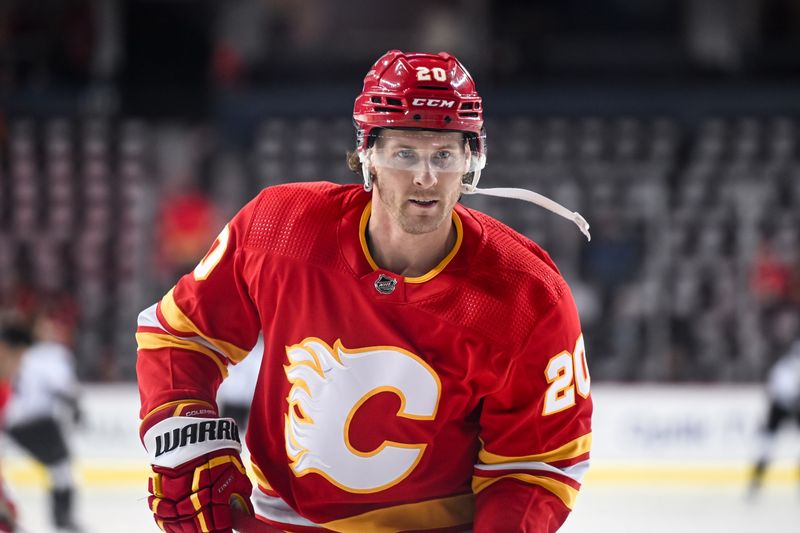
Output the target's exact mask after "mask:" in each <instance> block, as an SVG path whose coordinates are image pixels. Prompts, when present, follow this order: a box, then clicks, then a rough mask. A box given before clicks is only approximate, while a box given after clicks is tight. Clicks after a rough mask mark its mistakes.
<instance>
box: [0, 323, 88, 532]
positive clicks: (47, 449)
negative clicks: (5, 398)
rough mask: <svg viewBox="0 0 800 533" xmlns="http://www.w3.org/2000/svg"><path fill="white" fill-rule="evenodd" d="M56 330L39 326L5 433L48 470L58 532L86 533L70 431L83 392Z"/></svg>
mask: <svg viewBox="0 0 800 533" xmlns="http://www.w3.org/2000/svg"><path fill="white" fill-rule="evenodd" d="M52 328H53V324H52V323H51V322H50V319H48V318H39V319H38V320H37V321H36V327H35V335H34V337H35V341H34V343H33V344H32V345H31V346H30V347H29V348H28V349H27V350H26V351H25V353H24V354H23V356H22V362H21V364H20V368H19V372H18V373H17V375H16V377H15V378H14V380H13V381H12V392H11V400H10V401H9V404H8V408H7V410H6V417H5V430H6V433H8V435H9V436H10V437H11V439H13V441H14V442H15V443H16V444H17V445H18V446H20V447H21V448H23V449H24V450H25V451H27V452H28V453H30V455H32V456H33V458H34V459H36V461H38V462H39V463H41V464H42V465H44V466H45V467H46V468H47V473H48V476H49V478H50V497H51V512H52V517H51V518H52V523H53V526H54V527H55V529H56V531H59V532H64V533H66V532H78V531H81V529H80V528H79V527H78V526H77V525H76V524H75V521H74V517H73V508H74V500H75V483H74V480H73V476H72V464H71V461H70V455H69V450H68V446H67V440H66V438H65V434H64V427H65V426H67V425H69V424H70V423H71V422H77V421H78V419H79V417H80V409H79V407H78V397H79V386H78V380H77V377H76V375H75V364H74V358H73V355H72V352H71V351H70V350H69V349H68V348H67V347H66V346H64V345H63V344H60V343H58V342H54V341H53V340H50V339H52V338H53V336H52V335H50V332H51V331H52ZM68 417H69V418H70V419H71V420H68V419H67V418H68Z"/></svg>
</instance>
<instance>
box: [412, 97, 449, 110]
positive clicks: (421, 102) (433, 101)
mask: <svg viewBox="0 0 800 533" xmlns="http://www.w3.org/2000/svg"><path fill="white" fill-rule="evenodd" d="M411 105H413V106H414V107H447V108H452V107H453V106H454V105H456V101H455V100H440V99H438V98H414V99H413V100H411Z"/></svg>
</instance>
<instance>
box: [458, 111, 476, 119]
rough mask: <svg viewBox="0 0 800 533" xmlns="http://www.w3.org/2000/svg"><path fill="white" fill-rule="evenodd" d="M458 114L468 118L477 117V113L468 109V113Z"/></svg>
mask: <svg viewBox="0 0 800 533" xmlns="http://www.w3.org/2000/svg"><path fill="white" fill-rule="evenodd" d="M458 115H459V116H461V117H470V118H477V117H478V113H475V112H472V111H470V112H469V113H459V114H458Z"/></svg>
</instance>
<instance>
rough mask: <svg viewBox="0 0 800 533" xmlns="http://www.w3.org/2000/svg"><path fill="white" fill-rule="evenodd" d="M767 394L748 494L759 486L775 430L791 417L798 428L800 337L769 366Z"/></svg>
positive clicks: (770, 451)
mask: <svg viewBox="0 0 800 533" xmlns="http://www.w3.org/2000/svg"><path fill="white" fill-rule="evenodd" d="M767 396H768V397H769V411H768V414H767V420H766V423H765V425H764V428H763V432H762V435H761V445H760V448H761V449H760V452H759V456H758V459H757V460H756V464H755V466H754V467H753V473H752V477H751V480H750V488H749V493H748V494H749V496H750V497H752V496H754V495H755V494H756V493H757V492H758V490H759V489H760V488H761V483H762V481H763V479H764V474H765V473H766V470H767V465H768V464H769V461H770V459H771V456H772V449H773V447H774V445H775V440H776V438H777V434H778V430H779V429H780V428H781V426H783V423H784V422H785V421H786V420H792V419H793V420H795V422H797V424H798V428H799V429H800V340H797V341H795V342H794V343H793V344H792V346H791V348H790V349H789V351H788V352H787V353H786V354H785V355H784V356H783V357H781V358H780V359H778V361H777V362H776V363H775V365H774V366H773V367H772V369H771V370H770V372H769V376H768V378H767Z"/></svg>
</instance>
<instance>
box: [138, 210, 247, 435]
mask: <svg viewBox="0 0 800 533" xmlns="http://www.w3.org/2000/svg"><path fill="white" fill-rule="evenodd" d="M257 200H258V199H255V200H253V201H251V202H250V203H249V204H247V205H246V206H245V207H244V208H243V209H242V210H241V211H240V212H239V213H238V214H237V215H236V216H235V217H234V218H233V219H232V220H231V221H230V222H229V223H228V224H227V225H226V226H225V227H224V228H223V230H222V232H221V233H220V234H219V236H218V237H217V239H216V240H215V241H214V243H213V244H212V246H211V248H210V249H209V251H208V253H207V254H206V256H205V257H204V258H203V259H202V261H200V263H198V265H197V267H195V269H194V271H192V272H190V273H188V274H186V275H184V276H183V277H182V278H181V279H180V280H179V281H178V283H177V284H176V285H175V287H173V288H172V289H171V290H170V291H169V292H167V294H166V295H165V296H164V297H163V298H162V299H161V301H159V302H158V303H156V304H153V305H152V306H150V307H148V308H147V309H145V310H144V311H142V312H141V313H140V314H139V320H138V327H137V330H136V341H137V345H138V359H137V363H136V373H137V377H138V383H139V394H140V397H141V402H142V404H141V411H140V417H141V418H142V420H143V422H144V421H145V420H146V419H147V417H148V414H152V413H155V412H156V411H160V410H161V408H162V407H164V406H167V405H180V404H181V403H183V402H184V401H185V400H194V401H199V402H202V403H205V404H208V405H210V406H212V407H213V408H214V410H216V403H215V396H216V392H217V388H218V387H219V385H220V383H221V382H222V380H223V379H224V378H225V377H226V376H227V374H228V365H229V364H236V363H237V362H239V361H241V360H242V359H244V357H245V356H246V355H247V354H248V353H249V351H250V349H251V348H252V347H253V346H254V345H255V344H256V340H257V338H258V334H259V331H260V329H261V328H260V321H259V316H258V312H257V309H256V307H255V304H254V303H253V301H252V299H251V297H250V294H249V289H248V285H247V283H246V279H245V273H244V263H245V258H244V253H243V249H244V243H245V239H246V236H247V231H248V225H249V223H250V219H251V218H252V213H253V211H254V209H255V204H256V202H257Z"/></svg>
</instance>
